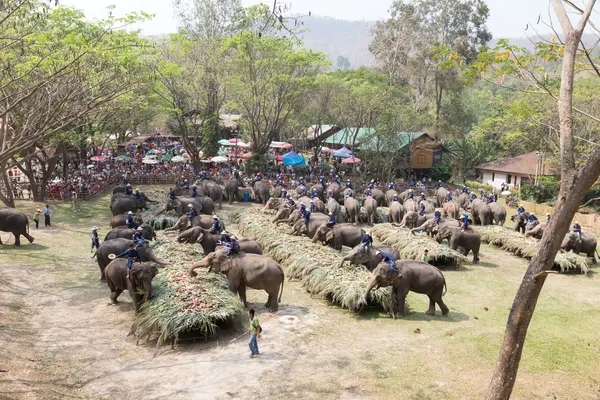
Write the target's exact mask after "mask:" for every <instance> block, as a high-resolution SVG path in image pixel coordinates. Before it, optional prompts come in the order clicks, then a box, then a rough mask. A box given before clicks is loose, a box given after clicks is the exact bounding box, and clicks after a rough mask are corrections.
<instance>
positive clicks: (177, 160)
mask: <svg viewBox="0 0 600 400" xmlns="http://www.w3.org/2000/svg"><path fill="white" fill-rule="evenodd" d="M171 162H173V163H184V162H186V159H185V158H183V157H182V156H175V157H173V158H171Z"/></svg>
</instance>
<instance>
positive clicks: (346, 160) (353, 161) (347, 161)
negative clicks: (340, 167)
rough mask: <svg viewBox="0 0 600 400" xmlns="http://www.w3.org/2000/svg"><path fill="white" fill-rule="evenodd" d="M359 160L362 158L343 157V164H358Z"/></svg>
mask: <svg viewBox="0 0 600 400" xmlns="http://www.w3.org/2000/svg"><path fill="white" fill-rule="evenodd" d="M359 162H360V158H358V157H354V156H352V157H349V158H344V159H342V164H358V163H359Z"/></svg>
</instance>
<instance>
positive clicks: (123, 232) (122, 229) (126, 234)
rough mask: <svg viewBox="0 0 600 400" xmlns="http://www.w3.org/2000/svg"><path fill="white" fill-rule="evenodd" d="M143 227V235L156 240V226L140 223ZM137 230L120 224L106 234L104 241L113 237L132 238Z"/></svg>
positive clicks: (147, 238) (145, 237)
mask: <svg viewBox="0 0 600 400" xmlns="http://www.w3.org/2000/svg"><path fill="white" fill-rule="evenodd" d="M140 227H141V228H142V237H143V238H144V239H146V240H154V239H156V232H154V228H152V227H151V226H150V225H140ZM134 233H135V231H134V230H133V229H130V228H128V227H126V226H119V227H117V228H113V229H112V230H110V231H109V232H108V233H107V234H106V236H104V241H107V240H111V239H118V238H123V239H131V238H132V237H133V234H134Z"/></svg>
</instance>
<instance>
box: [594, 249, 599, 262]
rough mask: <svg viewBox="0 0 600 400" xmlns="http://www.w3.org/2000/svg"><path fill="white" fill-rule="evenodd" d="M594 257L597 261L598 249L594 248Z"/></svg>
mask: <svg viewBox="0 0 600 400" xmlns="http://www.w3.org/2000/svg"><path fill="white" fill-rule="evenodd" d="M594 259H595V261H599V260H600V255H599V254H598V250H597V249H594Z"/></svg>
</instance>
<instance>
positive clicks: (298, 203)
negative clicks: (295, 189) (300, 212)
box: [296, 196, 310, 209]
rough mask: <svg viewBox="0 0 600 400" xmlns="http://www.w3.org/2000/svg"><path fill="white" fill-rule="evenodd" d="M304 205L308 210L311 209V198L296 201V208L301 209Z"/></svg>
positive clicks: (305, 197)
mask: <svg viewBox="0 0 600 400" xmlns="http://www.w3.org/2000/svg"><path fill="white" fill-rule="evenodd" d="M302 204H304V206H305V207H306V208H307V209H310V197H307V196H300V197H299V198H298V200H297V201H296V208H297V209H300V206H301V205H302Z"/></svg>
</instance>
